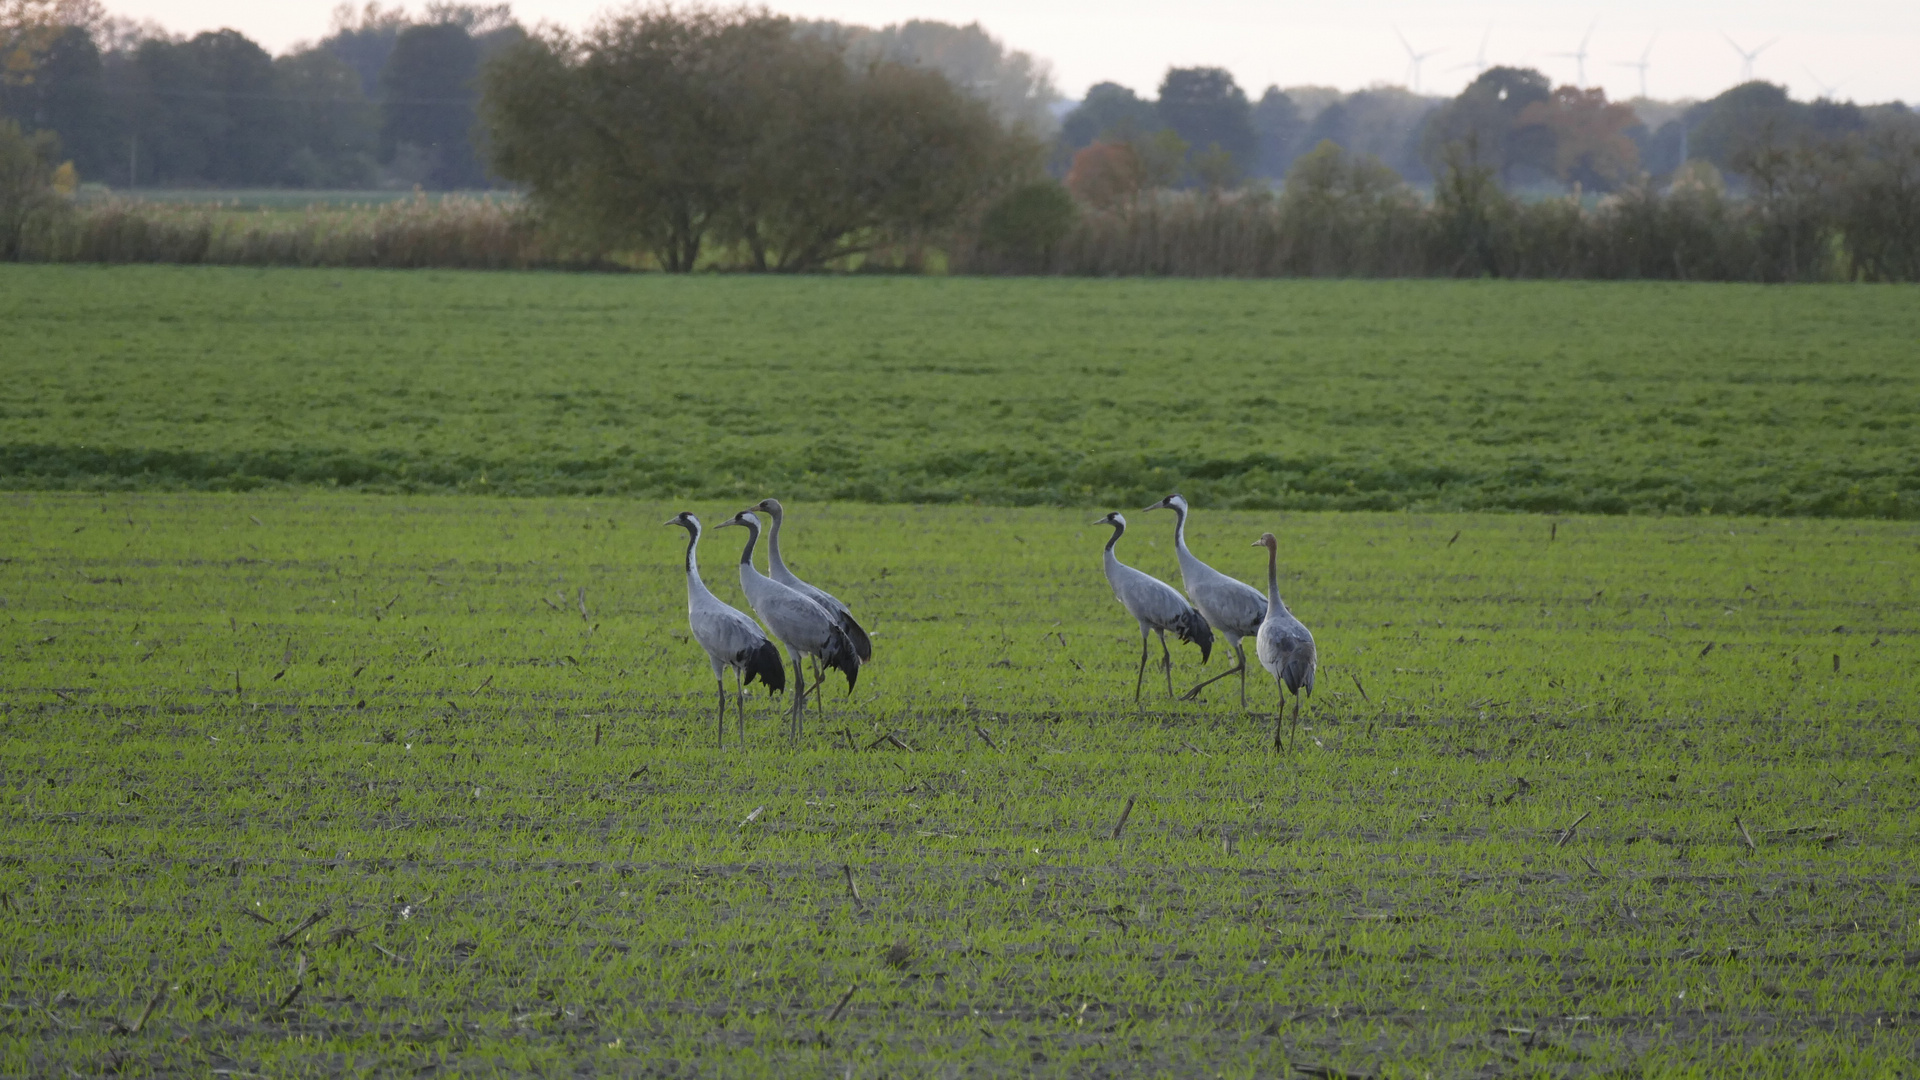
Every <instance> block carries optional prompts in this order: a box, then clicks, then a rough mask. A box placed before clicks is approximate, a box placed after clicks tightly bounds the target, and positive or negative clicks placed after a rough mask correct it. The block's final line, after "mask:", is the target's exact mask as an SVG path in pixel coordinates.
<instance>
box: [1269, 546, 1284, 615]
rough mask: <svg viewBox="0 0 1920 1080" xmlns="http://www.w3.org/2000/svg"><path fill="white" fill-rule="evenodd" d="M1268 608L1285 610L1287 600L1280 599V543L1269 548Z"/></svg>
mask: <svg viewBox="0 0 1920 1080" xmlns="http://www.w3.org/2000/svg"><path fill="white" fill-rule="evenodd" d="M1267 608H1268V610H1270V611H1272V610H1279V611H1285V610H1286V609H1287V603H1286V601H1284V600H1282V599H1280V545H1278V544H1275V545H1274V546H1273V547H1270V548H1268V549H1267Z"/></svg>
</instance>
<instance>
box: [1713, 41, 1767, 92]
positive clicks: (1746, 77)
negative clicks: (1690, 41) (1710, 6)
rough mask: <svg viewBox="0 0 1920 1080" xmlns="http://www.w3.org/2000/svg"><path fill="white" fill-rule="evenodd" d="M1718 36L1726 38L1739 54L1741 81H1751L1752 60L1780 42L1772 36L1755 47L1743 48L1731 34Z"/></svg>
mask: <svg viewBox="0 0 1920 1080" xmlns="http://www.w3.org/2000/svg"><path fill="white" fill-rule="evenodd" d="M1720 36H1721V37H1723V38H1726V39H1727V44H1729V45H1731V46H1733V51H1734V52H1737V53H1739V54H1740V81H1741V82H1743V83H1750V82H1752V81H1753V62H1754V61H1755V60H1757V59H1759V57H1760V54H1761V53H1763V52H1766V51H1767V50H1768V49H1771V48H1773V47H1774V46H1775V45H1778V44H1779V43H1780V39H1779V38H1773V39H1772V40H1770V41H1768V42H1767V43H1766V44H1765V45H1762V46H1760V47H1759V48H1757V49H1743V48H1741V47H1740V43H1739V42H1737V41H1735V40H1733V35H1731V34H1721V35H1720Z"/></svg>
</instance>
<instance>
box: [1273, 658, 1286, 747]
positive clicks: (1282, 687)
mask: <svg viewBox="0 0 1920 1080" xmlns="http://www.w3.org/2000/svg"><path fill="white" fill-rule="evenodd" d="M1273 689H1274V693H1275V695H1277V696H1278V697H1279V698H1280V711H1279V712H1278V713H1277V714H1275V715H1274V718H1273V748H1274V749H1275V750H1280V749H1284V748H1285V747H1286V745H1287V744H1286V740H1284V739H1282V738H1281V737H1280V725H1281V724H1283V723H1285V722H1286V720H1287V685H1286V684H1285V683H1283V682H1281V681H1280V676H1278V675H1275V676H1274V677H1273Z"/></svg>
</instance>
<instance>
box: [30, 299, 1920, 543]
mask: <svg viewBox="0 0 1920 1080" xmlns="http://www.w3.org/2000/svg"><path fill="white" fill-rule="evenodd" d="M0 320H4V322H5V325H6V326H7V334H6V337H5V340H4V344H0V348H4V349H5V352H6V370H7V375H8V378H6V379H5V380H0V432H4V434H0V488H14V489H22V488H42V489H60V488H66V489H73V488H80V489H99V488H108V489H193V488H198V489H226V490H236V489H253V488H259V487H263V486H277V485H313V486H322V487H334V486H339V487H345V488H353V489H361V490H370V491H389V492H428V491H433V492H455V491H457V492H489V491H490V492H498V493H513V494H627V495H634V496H642V497H663V496H668V495H673V496H688V497H693V496H697V497H703V498H716V497H733V496H738V495H744V494H746V493H748V492H753V493H756V494H757V493H760V492H763V491H779V492H781V493H783V495H786V496H788V497H793V498H803V499H838V500H854V501H861V502H869V503H883V502H922V503H926V502H979V503H990V504H1016V505H1032V504H1053V505H1073V506H1093V505H1096V504H1102V503H1106V502H1117V503H1119V504H1121V505H1135V504H1140V503H1143V502H1144V501H1145V500H1146V499H1148V498H1151V497H1158V496H1159V495H1161V494H1164V493H1165V491H1166V490H1168V489H1170V488H1173V487H1180V488H1182V489H1184V490H1186V491H1187V492H1188V494H1190V495H1191V496H1193V497H1194V498H1195V499H1196V500H1197V501H1198V503H1199V504H1200V505H1202V506H1213V507H1246V508H1253V507H1272V508H1289V509H1396V508H1412V509H1422V510H1426V509H1437V510H1447V509H1469V510H1470V509H1501V510H1515V509H1518V510H1535V511H1553V512H1600V513H1622V512H1634V513H1698V512H1707V511H1711V512H1713V513H1716V514H1720V513H1747V514H1769V515H1796V516H1799V515H1817V516H1846V517H1885V518H1904V519H1914V518H1920V438H1916V430H1915V426H1914V425H1915V422H1916V419H1915V418H1916V417H1920V362H1916V359H1915V358H1916V357H1917V356H1920V292H1915V290H1914V289H1912V288H1911V287H1809V288H1760V287H1743V286H1724V285H1700V286H1686V285H1672V284H1647V285H1635V284H1606V285H1596V284H1565V283H1527V284H1516V283H1507V282H1446V281H1419V282H1364V283H1363V282H1314V281H1287V282H1237V281H1205V282H1198V281H1052V280H1047V281H1033V280H1020V281H1008V280H958V279H944V280H943V279H926V278H916V279H898V278H895V279H854V280H849V279H845V278H838V279H832V278H813V279H774V278H751V277H714V276H703V277H698V278H692V279H672V278H668V277H664V276H631V277H627V276H585V275H571V276H569V275H538V274H454V273H426V272H411V273H383V272H351V271H298V270H275V271H253V270H230V269H179V268H152V267H140V268H133V267H128V268H118V269H101V268H87V267H26V266H6V267H0Z"/></svg>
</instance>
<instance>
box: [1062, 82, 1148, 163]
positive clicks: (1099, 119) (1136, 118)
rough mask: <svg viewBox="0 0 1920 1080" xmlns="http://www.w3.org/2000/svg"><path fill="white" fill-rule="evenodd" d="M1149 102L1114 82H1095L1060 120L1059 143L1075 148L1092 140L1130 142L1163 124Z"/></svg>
mask: <svg viewBox="0 0 1920 1080" xmlns="http://www.w3.org/2000/svg"><path fill="white" fill-rule="evenodd" d="M1165 126H1166V125H1165V122H1164V121H1162V120H1161V119H1160V114H1159V112H1157V111H1156V110H1155V109H1154V107H1153V102H1151V101H1145V100H1142V99H1141V97H1140V95H1138V94H1136V93H1134V92H1133V91H1132V90H1129V89H1127V88H1126V87H1124V86H1121V85H1120V84H1118V83H1110V82H1103V83H1095V84H1094V85H1093V86H1092V87H1090V88H1089V89H1088V90H1087V96H1086V97H1085V98H1084V99H1082V100H1081V102H1080V104H1079V105H1076V106H1074V109H1073V111H1072V112H1070V113H1068V114H1067V116H1066V119H1065V120H1063V121H1061V123H1060V142H1061V145H1063V146H1065V147H1066V148H1067V149H1068V150H1079V149H1080V148H1082V147H1085V146H1091V145H1092V144H1093V143H1095V142H1096V141H1105V142H1132V141H1134V140H1136V139H1140V138H1144V137H1146V136H1149V135H1152V134H1153V133H1154V132H1156V131H1158V130H1160V129H1161V128H1162V127H1165Z"/></svg>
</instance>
